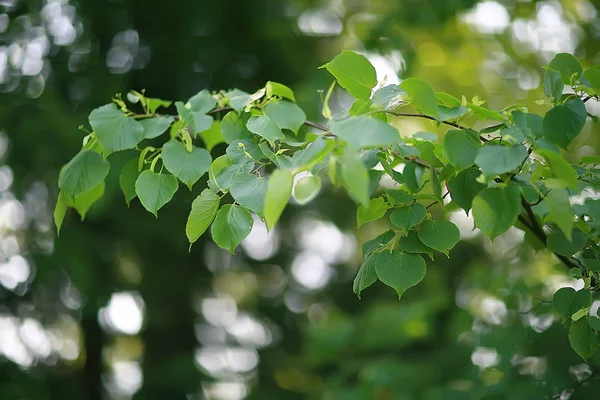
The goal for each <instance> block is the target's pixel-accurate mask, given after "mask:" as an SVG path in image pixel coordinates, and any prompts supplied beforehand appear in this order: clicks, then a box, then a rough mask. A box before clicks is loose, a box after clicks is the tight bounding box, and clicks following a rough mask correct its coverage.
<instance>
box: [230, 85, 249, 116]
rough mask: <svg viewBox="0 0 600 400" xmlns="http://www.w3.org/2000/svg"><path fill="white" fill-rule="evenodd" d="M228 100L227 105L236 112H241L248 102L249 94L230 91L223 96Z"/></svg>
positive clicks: (240, 91)
mask: <svg viewBox="0 0 600 400" xmlns="http://www.w3.org/2000/svg"><path fill="white" fill-rule="evenodd" d="M225 96H226V97H228V98H229V105H230V106H231V108H233V109H234V110H235V111H237V112H239V113H240V112H242V110H243V109H244V108H245V107H246V105H247V104H248V102H249V101H250V93H246V92H244V91H243V90H240V89H233V90H230V91H229V92H227V93H226V94H225Z"/></svg>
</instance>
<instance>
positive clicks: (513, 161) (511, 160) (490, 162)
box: [475, 144, 528, 178]
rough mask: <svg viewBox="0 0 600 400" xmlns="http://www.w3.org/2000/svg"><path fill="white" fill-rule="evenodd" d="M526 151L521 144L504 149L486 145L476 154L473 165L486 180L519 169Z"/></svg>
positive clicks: (504, 147) (525, 156) (503, 147)
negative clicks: (480, 171)
mask: <svg viewBox="0 0 600 400" xmlns="http://www.w3.org/2000/svg"><path fill="white" fill-rule="evenodd" d="M527 156H528V154H527V149H526V148H525V146H523V145H521V144H514V145H512V146H509V147H506V146H501V145H497V144H486V145H484V146H483V147H482V148H481V149H479V151H478V152H477V157H475V164H477V166H479V168H481V170H482V171H483V173H484V174H485V176H487V177H488V178H492V177H495V176H497V175H502V174H505V173H507V172H510V171H513V170H516V169H517V168H519V167H520V166H521V165H522V164H523V162H524V161H525V159H526V158H527Z"/></svg>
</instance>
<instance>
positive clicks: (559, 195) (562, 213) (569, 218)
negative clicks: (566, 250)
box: [544, 188, 574, 240]
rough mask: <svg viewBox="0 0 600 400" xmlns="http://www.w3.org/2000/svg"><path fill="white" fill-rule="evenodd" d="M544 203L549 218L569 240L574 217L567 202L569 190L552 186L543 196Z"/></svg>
mask: <svg viewBox="0 0 600 400" xmlns="http://www.w3.org/2000/svg"><path fill="white" fill-rule="evenodd" d="M544 203H545V204H546V205H547V206H548V214H549V217H550V219H551V220H552V221H553V222H555V223H556V225H558V227H559V228H560V229H561V230H562V231H563V233H564V236H566V239H567V240H571V238H572V237H571V232H572V231H573V223H574V217H573V210H572V209H571V204H570V203H569V192H567V190H566V189H561V188H554V189H552V190H551V191H550V192H548V194H547V195H546V197H544Z"/></svg>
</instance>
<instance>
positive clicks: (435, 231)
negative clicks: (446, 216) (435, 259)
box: [419, 219, 460, 256]
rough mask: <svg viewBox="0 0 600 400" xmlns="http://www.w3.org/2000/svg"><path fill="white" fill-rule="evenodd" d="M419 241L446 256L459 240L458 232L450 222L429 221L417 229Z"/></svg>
mask: <svg viewBox="0 0 600 400" xmlns="http://www.w3.org/2000/svg"><path fill="white" fill-rule="evenodd" d="M419 239H421V242H423V244H424V245H426V246H427V247H431V248H432V249H434V250H437V251H439V252H440V253H444V254H446V256H447V255H448V253H449V252H450V250H451V249H452V248H453V247H454V246H455V245H456V243H458V241H459V240H460V231H459V230H458V228H457V227H456V225H454V224H453V223H452V222H450V221H446V220H443V219H441V220H429V221H425V222H423V224H422V225H421V227H420V228H419Z"/></svg>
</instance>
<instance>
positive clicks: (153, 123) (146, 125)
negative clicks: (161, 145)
mask: <svg viewBox="0 0 600 400" xmlns="http://www.w3.org/2000/svg"><path fill="white" fill-rule="evenodd" d="M173 121H174V119H173V117H152V118H144V119H142V120H140V121H139V123H140V125H142V128H143V129H144V131H143V133H142V139H154V138H155V137H159V136H160V135H162V134H163V133H165V132H166V131H167V129H169V126H171V123H172V122H173Z"/></svg>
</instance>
